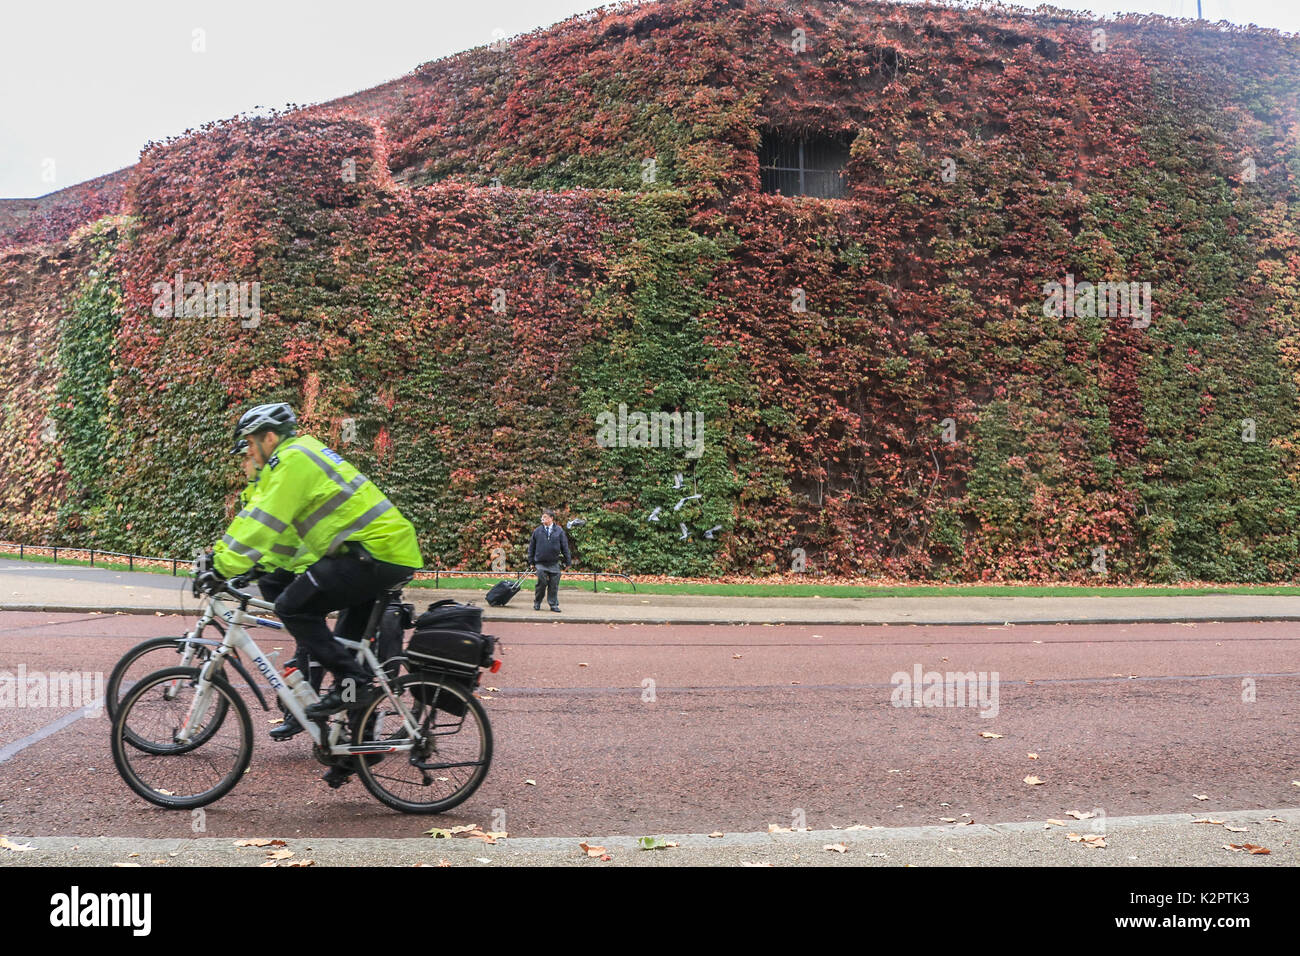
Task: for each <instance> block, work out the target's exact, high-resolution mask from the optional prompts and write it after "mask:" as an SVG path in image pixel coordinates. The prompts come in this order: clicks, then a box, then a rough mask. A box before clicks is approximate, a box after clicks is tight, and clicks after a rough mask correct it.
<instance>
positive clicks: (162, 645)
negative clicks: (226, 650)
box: [104, 637, 212, 753]
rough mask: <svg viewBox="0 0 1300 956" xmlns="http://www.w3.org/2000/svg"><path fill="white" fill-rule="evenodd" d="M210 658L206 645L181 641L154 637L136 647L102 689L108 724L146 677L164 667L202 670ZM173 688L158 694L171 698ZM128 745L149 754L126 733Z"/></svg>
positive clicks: (135, 739) (209, 649)
mask: <svg viewBox="0 0 1300 956" xmlns="http://www.w3.org/2000/svg"><path fill="white" fill-rule="evenodd" d="M211 656H212V650H211V648H210V647H209V646H208V645H206V644H198V643H194V642H191V641H187V640H186V639H185V638H183V637H155V638H151V639H149V640H147V641H142V642H141V643H139V644H137V645H135V647H133V648H131V649H130V650H129V651H127V652H126V653H125V654H123V655H122V658H121V659H120V660H119V661H118V662H117V664H116V665H115V666H114V667H113V672H112V673H111V674H109V675H108V684H107V685H106V686H105V688H104V708H105V710H106V711H107V712H108V717H109V719H110V720H112V719H114V718H116V717H117V712H118V711H119V710H120V709H121V707H122V699H123V698H124V697H125V696H126V694H127V692H128V691H129V690H130V689H131V688H132V687H134V686H135V685H136V684H137V683H138V682H139V681H140V679H141V678H142V677H144V676H145V675H146V674H152V673H154V672H155V671H159V670H162V669H163V668H164V667H202V666H203V664H205V663H206V662H207V660H208V658H209V657H211ZM176 690H177V688H176V687H175V686H163V687H159V688H158V690H157V693H160V694H163V695H166V696H173V695H174V694H175V693H176ZM126 739H127V742H128V743H129V744H131V746H133V747H138V748H140V749H141V750H149V749H150V748H149V744H148V742H147V741H144V740H142V739H140V738H138V737H136V735H135V734H133V733H131V731H130V728H128V729H127V735H126ZM172 749H174V748H171V747H165V748H162V749H160V750H155V751H152V752H154V753H165V752H167V751H170V750H172Z"/></svg>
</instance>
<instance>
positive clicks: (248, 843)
mask: <svg viewBox="0 0 1300 956" xmlns="http://www.w3.org/2000/svg"><path fill="white" fill-rule="evenodd" d="M287 845H288V844H286V843H285V842H284V841H283V840H236V841H235V846H287Z"/></svg>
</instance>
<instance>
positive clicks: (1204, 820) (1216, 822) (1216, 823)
mask: <svg viewBox="0 0 1300 956" xmlns="http://www.w3.org/2000/svg"><path fill="white" fill-rule="evenodd" d="M1192 822H1193V823H1209V824H1212V825H1214V826H1216V827H1221V826H1223V821H1222V820H1211V819H1210V818H1209V817H1201V819H1199V820H1193V821H1192Z"/></svg>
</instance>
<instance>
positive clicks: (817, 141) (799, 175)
mask: <svg viewBox="0 0 1300 956" xmlns="http://www.w3.org/2000/svg"><path fill="white" fill-rule="evenodd" d="M849 141H850V134H848V133H837V134H830V135H826V134H821V135H819V134H805V135H791V134H789V133H785V132H783V131H781V130H763V139H762V142H761V143H760V145H759V147H758V169H759V177H760V183H761V188H762V190H763V192H765V193H780V194H781V195H783V196H818V197H820V198H822V199H835V198H840V197H843V196H844V195H846V194H847V192H848V190H847V184H846V182H845V178H844V167H845V166H846V165H847V163H848V161H849Z"/></svg>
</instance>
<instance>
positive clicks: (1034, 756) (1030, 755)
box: [1025, 754, 1038, 760]
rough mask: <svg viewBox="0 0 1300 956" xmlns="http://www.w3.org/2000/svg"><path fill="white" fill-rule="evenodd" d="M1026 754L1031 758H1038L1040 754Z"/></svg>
mask: <svg viewBox="0 0 1300 956" xmlns="http://www.w3.org/2000/svg"><path fill="white" fill-rule="evenodd" d="M1025 756H1026V757H1028V758H1029V759H1030V760H1037V759H1038V754H1025Z"/></svg>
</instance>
